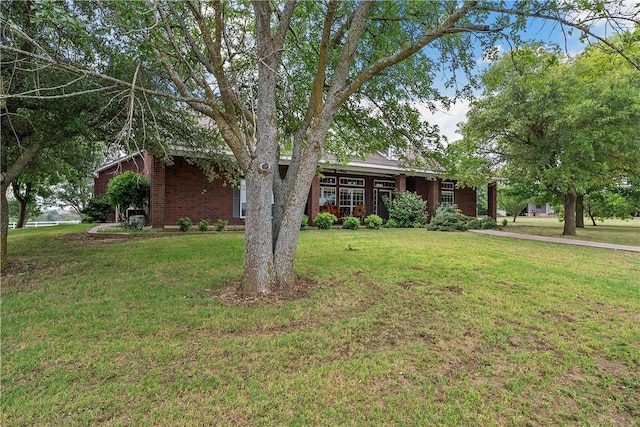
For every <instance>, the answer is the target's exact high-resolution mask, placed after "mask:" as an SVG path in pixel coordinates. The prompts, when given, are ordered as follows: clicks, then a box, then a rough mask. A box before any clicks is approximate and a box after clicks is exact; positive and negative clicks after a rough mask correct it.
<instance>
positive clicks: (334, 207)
mask: <svg viewBox="0 0 640 427" xmlns="http://www.w3.org/2000/svg"><path fill="white" fill-rule="evenodd" d="M320 212H329V213H330V214H333V215H335V216H336V218H340V209H338V206H337V205H324V206H321V207H320Z"/></svg>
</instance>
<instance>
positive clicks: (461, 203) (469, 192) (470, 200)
mask: <svg viewBox="0 0 640 427" xmlns="http://www.w3.org/2000/svg"><path fill="white" fill-rule="evenodd" d="M456 193H457V201H458V209H460V210H461V211H462V213H463V214H465V215H469V216H476V204H477V203H476V189H475V188H471V187H465V188H456Z"/></svg>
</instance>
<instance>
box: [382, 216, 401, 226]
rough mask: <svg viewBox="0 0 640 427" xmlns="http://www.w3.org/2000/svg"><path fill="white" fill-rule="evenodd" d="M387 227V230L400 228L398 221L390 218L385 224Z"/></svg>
mask: <svg viewBox="0 0 640 427" xmlns="http://www.w3.org/2000/svg"><path fill="white" fill-rule="evenodd" d="M384 226H385V227H387V228H398V221H396V220H395V219H393V218H390V219H388V220H387V222H386V223H385V224H384Z"/></svg>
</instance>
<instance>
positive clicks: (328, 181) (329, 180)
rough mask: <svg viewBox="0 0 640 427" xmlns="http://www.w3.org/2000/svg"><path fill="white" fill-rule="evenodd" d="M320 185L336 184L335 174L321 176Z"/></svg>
mask: <svg viewBox="0 0 640 427" xmlns="http://www.w3.org/2000/svg"><path fill="white" fill-rule="evenodd" d="M320 185H336V177H335V176H323V177H320Z"/></svg>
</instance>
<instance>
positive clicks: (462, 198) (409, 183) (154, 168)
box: [94, 152, 496, 228]
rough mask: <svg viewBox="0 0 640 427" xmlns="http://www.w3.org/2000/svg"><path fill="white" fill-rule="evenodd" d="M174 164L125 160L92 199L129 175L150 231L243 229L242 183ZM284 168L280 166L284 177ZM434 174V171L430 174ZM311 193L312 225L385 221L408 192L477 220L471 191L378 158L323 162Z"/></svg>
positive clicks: (102, 173) (142, 157)
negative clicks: (395, 200)
mask: <svg viewBox="0 0 640 427" xmlns="http://www.w3.org/2000/svg"><path fill="white" fill-rule="evenodd" d="M172 160H173V164H170V165H166V164H165V163H163V162H162V161H160V160H158V159H155V158H153V157H152V156H151V155H150V154H148V153H146V152H142V153H138V154H135V155H132V156H128V157H125V158H123V159H120V160H118V161H115V162H112V163H109V164H106V165H104V166H103V167H101V168H100V169H99V170H98V171H97V173H96V177H95V179H94V195H96V196H99V195H104V194H105V193H106V190H107V183H108V182H109V180H110V179H111V178H112V177H113V176H115V175H117V174H119V173H122V172H125V171H128V170H132V171H135V172H139V173H142V174H144V175H145V176H147V177H148V178H149V180H150V182H151V194H150V200H149V206H148V208H147V218H148V221H149V224H150V225H151V226H152V227H153V228H163V227H165V226H175V225H176V224H177V222H178V219H179V218H181V217H184V216H188V217H189V218H191V219H192V220H193V221H199V220H201V219H206V220H210V221H215V220H217V219H225V220H228V221H229V223H230V224H234V225H243V224H244V214H245V206H246V197H245V196H246V194H245V189H246V187H245V182H244V180H242V181H241V183H240V185H239V186H238V187H234V186H231V185H228V184H226V183H225V182H224V181H223V180H221V179H216V180H214V181H209V180H208V179H207V178H206V177H205V174H204V173H203V172H202V170H201V169H200V168H198V167H197V166H195V165H193V164H191V163H189V162H187V160H186V159H185V158H184V157H181V156H173V157H172ZM286 168H287V164H286V162H282V164H281V165H280V172H281V174H284V173H285V171H286ZM434 169H435V168H434ZM321 171H322V172H321V173H322V176H316V177H315V178H314V180H313V183H312V185H311V189H310V191H309V197H308V200H307V206H306V209H305V213H306V214H307V215H308V216H309V217H310V218H311V219H313V217H315V215H317V214H318V213H319V212H321V211H323V210H326V207H327V206H332V207H333V209H337V213H338V214H339V215H338V216H341V217H344V216H348V215H350V214H353V213H354V210H356V209H358V210H360V211H362V209H364V212H359V213H364V215H369V214H372V213H375V214H377V215H380V216H381V217H382V218H383V219H387V218H388V217H389V214H388V212H387V209H386V207H385V205H384V202H383V200H384V199H385V198H386V197H393V194H394V192H395V191H407V190H408V191H412V192H415V193H417V194H419V195H420V196H422V198H423V199H425V200H427V209H428V211H429V213H433V212H435V209H436V207H437V206H438V204H439V203H445V202H446V203H455V204H457V205H458V207H459V208H460V209H461V210H462V212H463V213H464V214H465V215H470V216H476V190H475V188H469V187H467V188H456V185H455V181H451V180H444V179H442V177H441V176H440V174H439V173H438V172H437V171H429V170H415V171H409V170H407V169H404V168H402V167H401V166H400V165H399V162H398V161H397V160H394V159H393V158H391V157H388V156H385V155H383V154H380V153H376V154H372V155H368V156H367V158H366V159H365V160H364V161H362V160H355V161H352V162H349V163H347V164H335V165H333V164H331V163H330V162H327V163H325V164H324V166H322V167H321ZM488 206H489V215H490V216H492V217H494V218H495V217H496V186H495V184H493V185H489V189H488Z"/></svg>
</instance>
